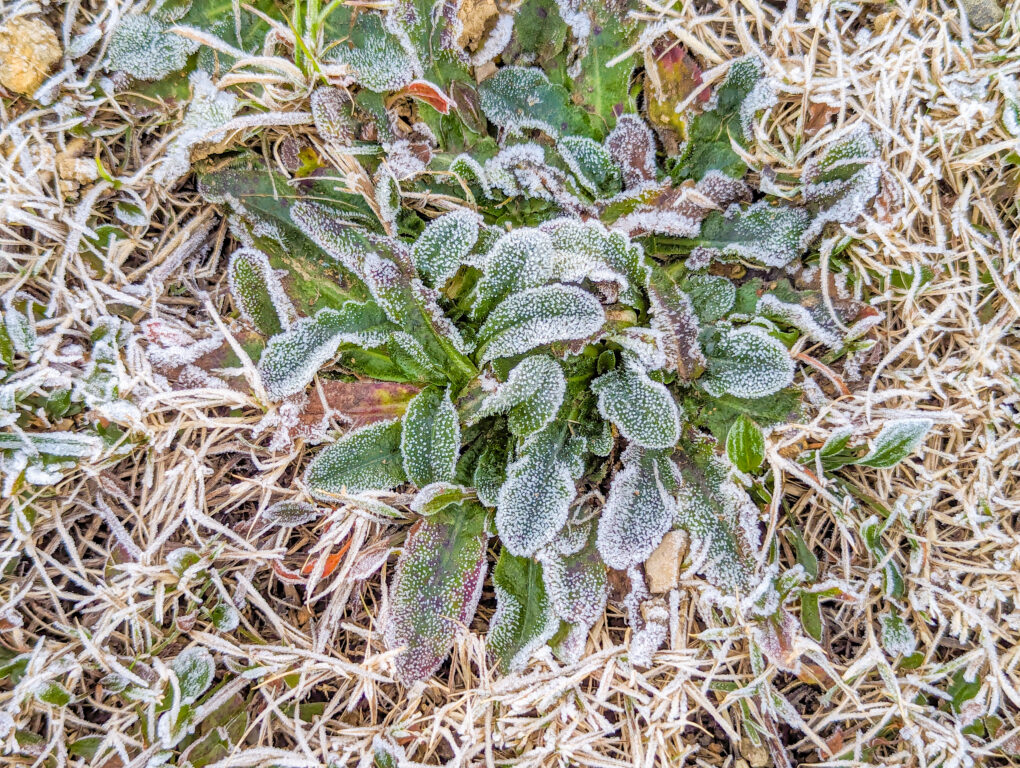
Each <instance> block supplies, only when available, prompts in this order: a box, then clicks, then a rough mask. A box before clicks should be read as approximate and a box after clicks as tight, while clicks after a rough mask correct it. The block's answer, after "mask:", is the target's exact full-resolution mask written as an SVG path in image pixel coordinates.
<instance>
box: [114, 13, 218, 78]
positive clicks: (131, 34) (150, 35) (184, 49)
mask: <svg viewBox="0 0 1020 768" xmlns="http://www.w3.org/2000/svg"><path fill="white" fill-rule="evenodd" d="M169 26H170V25H168V24H164V23H163V22H161V21H158V20H157V19H154V18H153V17H151V16H147V15H145V14H133V15H130V16H124V17H123V18H121V20H120V23H119V24H117V28H116V29H115V30H114V33H113V37H112V38H111V40H110V47H109V48H108V49H107V52H106V68H107V69H109V70H114V71H118V70H119V71H123V72H127V73H128V74H129V75H131V76H132V77H137V78H139V79H140V80H160V79H162V78H164V77H166V76H167V75H169V74H170V73H171V72H175V71H178V70H181V69H184V67H185V66H186V65H187V63H188V57H189V56H190V55H191V54H192V53H194V52H195V51H196V50H198V43H196V42H194V41H192V40H188V39H187V38H184V37H181V36H180V35H175V34H173V33H172V32H169V31H168V30H169Z"/></svg>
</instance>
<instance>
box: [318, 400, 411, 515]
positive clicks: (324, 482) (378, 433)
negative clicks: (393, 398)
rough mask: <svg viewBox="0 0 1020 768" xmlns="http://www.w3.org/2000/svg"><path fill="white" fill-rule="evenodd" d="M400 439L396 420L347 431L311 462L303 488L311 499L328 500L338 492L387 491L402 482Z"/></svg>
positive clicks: (398, 423) (405, 478)
mask: <svg viewBox="0 0 1020 768" xmlns="http://www.w3.org/2000/svg"><path fill="white" fill-rule="evenodd" d="M400 437H401V427H400V422H399V421H397V420H390V421H380V422H377V423H375V424H370V425H368V426H367V427H362V428H361V429H357V430H354V431H353V432H348V433H347V434H346V435H344V436H343V437H342V438H340V439H339V440H338V441H337V442H335V443H333V445H330V446H327V447H326V448H324V449H323V450H321V451H320V452H319V454H318V455H317V456H316V457H315V458H314V459H312V463H311V464H309V465H308V469H306V470H305V475H304V482H305V485H306V486H308V488H309V490H310V491H311V493H312V495H313V496H315V497H316V498H320V499H322V500H324V501H329V500H330V499H332V498H334V497H336V496H338V495H339V494H341V493H347V492H351V493H357V492H358V491H370V490H388V489H390V488H395V487H396V486H398V485H401V484H403V483H405V482H406V481H407V477H406V475H405V474H404V467H403V461H402V459H401V455H400Z"/></svg>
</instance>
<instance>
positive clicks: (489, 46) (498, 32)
mask: <svg viewBox="0 0 1020 768" xmlns="http://www.w3.org/2000/svg"><path fill="white" fill-rule="evenodd" d="M513 33H514V16H513V14H512V13H502V14H500V16H499V18H498V19H497V20H496V25H495V26H494V27H493V28H492V31H491V32H489V36H488V37H487V38H485V43H484V44H483V45H482V47H481V48H479V49H478V50H477V51H476V52H475V53H474V54H472V56H471V66H472V67H481V66H484V65H485V64H488V63H489V62H490V61H492V60H493V59H494V58H496V57H497V56H499V54H501V53H502V52H503V50H504V49H505V48H506V46H507V44H508V43H509V42H510V39H511V38H512V37H513Z"/></svg>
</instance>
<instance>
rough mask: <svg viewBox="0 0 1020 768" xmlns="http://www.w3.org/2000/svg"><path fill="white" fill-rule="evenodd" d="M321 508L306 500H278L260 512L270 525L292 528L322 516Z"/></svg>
mask: <svg viewBox="0 0 1020 768" xmlns="http://www.w3.org/2000/svg"><path fill="white" fill-rule="evenodd" d="M322 513H323V510H321V509H320V508H319V507H317V506H315V505H314V504H309V503H308V502H306V501H278V502H276V503H275V504H273V505H272V506H270V507H267V508H266V511H265V512H263V513H262V519H263V520H265V521H266V522H267V523H269V524H270V525H278V526H280V527H282V528H292V527H294V526H296V525H304V524H305V523H310V522H311V521H312V520H316V519H318V518H320V517H322Z"/></svg>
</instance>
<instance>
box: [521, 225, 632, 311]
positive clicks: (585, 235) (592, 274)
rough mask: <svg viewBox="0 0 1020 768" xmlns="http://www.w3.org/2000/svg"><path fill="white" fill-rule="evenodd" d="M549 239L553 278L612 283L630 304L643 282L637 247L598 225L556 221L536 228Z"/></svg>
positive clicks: (566, 280)
mask: <svg viewBox="0 0 1020 768" xmlns="http://www.w3.org/2000/svg"><path fill="white" fill-rule="evenodd" d="M539 228H540V229H541V230H542V231H543V232H546V233H548V234H549V236H550V237H551V238H552V246H553V250H554V251H555V256H554V261H553V275H554V277H555V279H556V280H560V281H562V282H568V283H573V282H580V281H582V280H590V281H591V282H594V283H607V282H615V283H617V284H618V285H619V288H620V290H621V291H622V292H623V296H622V298H623V299H624V300H629V301H631V302H634V301H635V300H636V297H637V296H638V295H639V289H640V286H641V285H643V284H644V280H645V271H646V270H645V266H644V264H643V263H642V262H643V260H642V252H641V248H640V246H637V245H632V244H631V242H630V240H629V239H628V238H627V237H626V236H625V235H623V234H621V233H620V232H615V231H614V232H610V231H609V230H607V229H606V228H605V227H604V226H603V225H602V224H601V223H600V222H598V221H579V220H578V219H575V218H567V217H563V218H559V219H553V220H552V221H547V222H544V223H543V224H541V225H540V227H539Z"/></svg>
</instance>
